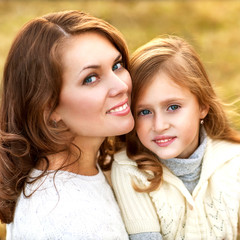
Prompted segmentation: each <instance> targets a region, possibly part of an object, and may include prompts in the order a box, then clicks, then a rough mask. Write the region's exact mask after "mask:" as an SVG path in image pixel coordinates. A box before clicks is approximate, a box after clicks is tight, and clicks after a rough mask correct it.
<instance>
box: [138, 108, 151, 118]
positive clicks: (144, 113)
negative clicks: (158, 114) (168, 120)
mask: <svg viewBox="0 0 240 240" xmlns="http://www.w3.org/2000/svg"><path fill="white" fill-rule="evenodd" d="M148 114H151V111H149V110H147V109H144V110H141V111H140V112H139V113H138V115H140V116H145V115H148Z"/></svg>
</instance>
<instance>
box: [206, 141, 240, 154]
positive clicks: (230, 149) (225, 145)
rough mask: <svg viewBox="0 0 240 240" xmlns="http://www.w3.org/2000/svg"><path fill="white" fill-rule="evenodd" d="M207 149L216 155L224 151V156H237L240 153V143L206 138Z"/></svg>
mask: <svg viewBox="0 0 240 240" xmlns="http://www.w3.org/2000/svg"><path fill="white" fill-rule="evenodd" d="M207 151H211V152H212V153H214V154H218V155H221V154H223V153H225V156H226V155H228V156H238V155H240V143H236V142H230V141H226V140H216V139H211V138H208V141H207Z"/></svg>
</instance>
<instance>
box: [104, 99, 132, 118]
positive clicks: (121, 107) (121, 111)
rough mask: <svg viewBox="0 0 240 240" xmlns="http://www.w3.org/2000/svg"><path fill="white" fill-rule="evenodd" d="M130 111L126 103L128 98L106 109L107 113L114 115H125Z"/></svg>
mask: <svg viewBox="0 0 240 240" xmlns="http://www.w3.org/2000/svg"><path fill="white" fill-rule="evenodd" d="M129 112H130V107H129V105H128V99H126V100H125V101H124V102H121V103H119V104H117V105H116V106H114V107H113V108H111V109H110V110H108V111H107V114H112V115H115V116H125V115H127V114H128V113H129Z"/></svg>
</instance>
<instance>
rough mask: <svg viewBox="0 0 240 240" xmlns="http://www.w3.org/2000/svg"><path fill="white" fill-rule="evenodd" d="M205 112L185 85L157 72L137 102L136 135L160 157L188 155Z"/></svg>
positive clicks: (195, 145) (195, 144)
mask: <svg viewBox="0 0 240 240" xmlns="http://www.w3.org/2000/svg"><path fill="white" fill-rule="evenodd" d="M207 112H208V109H207V108H202V107H200V106H199V104H198V101H197V98H196V97H195V96H194V95H193V94H192V93H191V92H190V91H189V90H188V89H187V88H183V87H181V86H179V85H177V84H176V83H174V81H172V80H171V79H170V78H169V77H168V76H167V75H166V74H164V73H157V74H156V75H155V76H154V77H153V79H152V82H151V83H150V85H149V86H148V87H147V88H146V89H145V90H144V91H143V94H142V95H141V96H140V98H139V101H138V102H137V104H136V113H137V117H136V130H137V134H138V137H139V139H140V141H141V142H142V144H143V145H144V146H145V147H146V148H148V149H149V150H151V151H152V152H154V153H155V154H156V155H157V156H158V157H159V158H161V159H169V158H188V157H189V156H190V155H191V154H192V153H193V152H194V151H195V149H196V148H197V146H198V141H199V125H200V124H199V123H200V119H203V118H204V117H205V116H206V115H207Z"/></svg>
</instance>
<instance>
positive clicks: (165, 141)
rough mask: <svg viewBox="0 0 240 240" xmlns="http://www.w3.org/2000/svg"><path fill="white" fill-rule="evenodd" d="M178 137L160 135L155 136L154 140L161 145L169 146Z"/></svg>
mask: <svg viewBox="0 0 240 240" xmlns="http://www.w3.org/2000/svg"><path fill="white" fill-rule="evenodd" d="M175 139H176V137H171V136H159V137H155V138H154V139H153V141H154V142H155V143H156V144H157V145H158V146H159V147H167V146H168V145H170V144H171V143H172V142H174V141H175Z"/></svg>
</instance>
